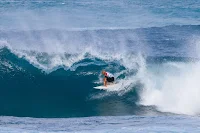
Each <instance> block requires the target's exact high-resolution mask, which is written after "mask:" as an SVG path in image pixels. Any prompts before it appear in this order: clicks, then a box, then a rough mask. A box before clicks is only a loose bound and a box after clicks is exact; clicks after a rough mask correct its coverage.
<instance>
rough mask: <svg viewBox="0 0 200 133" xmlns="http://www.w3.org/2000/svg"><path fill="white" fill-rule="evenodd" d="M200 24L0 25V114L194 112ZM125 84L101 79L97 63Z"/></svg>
mask: <svg viewBox="0 0 200 133" xmlns="http://www.w3.org/2000/svg"><path fill="white" fill-rule="evenodd" d="M199 31H200V26H198V25H189V26H187V25H185V26H175V25H173V26H165V27H160V28H158V27H157V28H156V27H155V28H139V29H101V30H100V29H99V30H77V31H69V30H58V29H57V30H55V29H48V30H29V31H24V30H22V31H1V32H0V37H1V38H0V39H1V40H0V47H1V49H0V55H1V56H0V86H1V87H0V91H1V93H0V107H1V109H0V115H12V116H30V117H74V116H76V117H77V116H94V115H95V116H105V115H130V114H134V115H148V114H162V113H177V114H189V115H198V114H199V112H200V106H199V105H200V104H199V103H200V98H199V96H198V94H199V93H200V90H199V83H198V80H199V78H200V73H199V68H200V64H199V60H198V59H199V44H200V39H199V35H200V32H199ZM102 69H105V70H107V71H110V72H112V73H113V74H114V75H115V77H116V79H117V82H119V83H121V84H122V85H121V86H120V87H118V88H116V90H115V91H110V92H108V91H101V90H96V89H94V88H93V87H94V86H97V85H101V84H102V75H101V70H102Z"/></svg>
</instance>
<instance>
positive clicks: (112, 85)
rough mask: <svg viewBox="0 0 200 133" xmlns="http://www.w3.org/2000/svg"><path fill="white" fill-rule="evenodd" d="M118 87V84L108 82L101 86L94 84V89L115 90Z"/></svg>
mask: <svg viewBox="0 0 200 133" xmlns="http://www.w3.org/2000/svg"><path fill="white" fill-rule="evenodd" d="M117 87H118V84H110V85H107V86H104V85H101V86H96V87H94V88H95V89H100V90H109V91H115V90H116V89H117Z"/></svg>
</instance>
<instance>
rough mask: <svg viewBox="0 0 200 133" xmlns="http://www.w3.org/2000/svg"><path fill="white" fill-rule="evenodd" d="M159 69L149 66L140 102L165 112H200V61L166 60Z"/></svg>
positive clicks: (194, 113) (192, 113) (144, 78)
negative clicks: (179, 61)
mask: <svg viewBox="0 0 200 133" xmlns="http://www.w3.org/2000/svg"><path fill="white" fill-rule="evenodd" d="M157 68H158V69H159V70H152V69H150V70H146V71H147V74H146V75H145V77H143V83H144V84H145V88H144V90H143V93H142V94H141V98H142V101H141V104H143V105H154V106H156V107H157V108H158V110H160V111H163V112H172V113H178V114H188V115H196V114H199V113H200V97H199V94H200V89H199V88H200V84H199V79H200V71H199V68H200V63H165V64H162V65H160V66H159V67H157Z"/></svg>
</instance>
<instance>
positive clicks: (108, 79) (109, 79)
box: [102, 70, 115, 86]
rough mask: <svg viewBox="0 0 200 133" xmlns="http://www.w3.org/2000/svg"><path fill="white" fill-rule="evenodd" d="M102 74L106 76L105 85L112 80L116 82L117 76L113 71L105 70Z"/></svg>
mask: <svg viewBox="0 0 200 133" xmlns="http://www.w3.org/2000/svg"><path fill="white" fill-rule="evenodd" d="M102 74H103V75H104V76H105V77H104V79H103V84H104V86H107V82H111V83H112V82H114V80H115V78H114V76H113V75H112V74H111V73H109V72H106V71H105V70H103V71H102Z"/></svg>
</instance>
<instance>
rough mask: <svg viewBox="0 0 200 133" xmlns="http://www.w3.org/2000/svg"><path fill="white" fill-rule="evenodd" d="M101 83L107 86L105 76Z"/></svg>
mask: <svg viewBox="0 0 200 133" xmlns="http://www.w3.org/2000/svg"><path fill="white" fill-rule="evenodd" d="M103 84H104V86H107V78H106V77H105V78H104V79H103Z"/></svg>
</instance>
